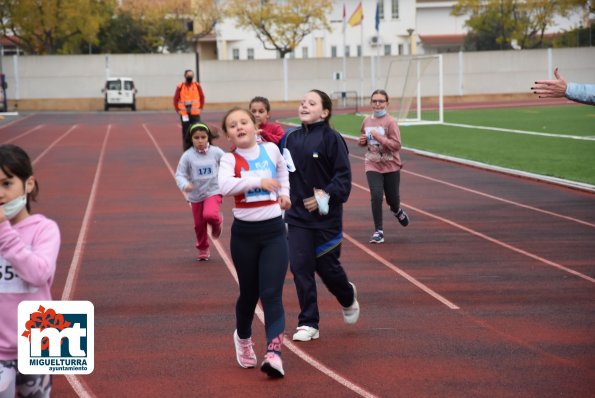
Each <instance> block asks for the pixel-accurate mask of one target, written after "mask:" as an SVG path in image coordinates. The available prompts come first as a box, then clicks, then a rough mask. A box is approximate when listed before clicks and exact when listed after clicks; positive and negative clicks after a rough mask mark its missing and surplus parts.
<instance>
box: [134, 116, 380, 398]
mask: <svg viewBox="0 0 595 398" xmlns="http://www.w3.org/2000/svg"><path fill="white" fill-rule="evenodd" d="M143 128H144V129H145V131H146V132H147V134H148V135H149V137H150V138H151V141H153V144H154V145H155V148H156V149H157V152H159V155H160V156H161V159H163V162H164V163H165V166H166V167H167V169H168V170H169V172H170V174H171V176H172V177H173V178H174V180H175V178H176V175H175V173H174V170H173V168H172V167H171V165H170V164H169V161H168V160H167V158H166V157H165V155H164V154H163V151H162V150H161V147H160V146H159V144H158V143H157V141H156V140H155V138H154V137H153V134H151V131H150V130H149V129H148V128H147V126H146V124H143ZM180 193H181V192H180ZM211 241H212V243H213V245H214V246H215V248H216V249H217V252H218V253H219V255H220V256H221V259H223V262H224V263H225V266H226V267H227V269H228V270H229V272H230V273H231V275H232V276H233V279H234V280H235V281H236V283H239V282H238V276H237V274H236V272H235V268H234V266H233V262H232V261H231V259H230V258H229V257H228V256H227V253H226V252H225V249H224V248H223V246H222V245H221V243H220V242H219V241H218V240H213V239H211ZM256 315H257V316H258V319H260V321H261V322H262V323H263V324H264V315H263V312H262V309H261V307H260V304H259V305H258V308H257V311H256ZM283 344H284V345H285V346H286V347H287V348H288V349H289V350H290V351H292V352H293V353H294V354H295V355H297V356H298V357H299V358H301V359H302V360H303V361H305V362H306V363H307V364H309V365H310V366H312V367H314V368H315V369H317V370H318V371H320V372H321V373H322V374H324V375H326V376H328V377H330V378H331V379H333V380H335V381H336V382H337V383H339V384H341V385H343V386H344V387H346V388H348V389H350V390H351V391H353V392H354V393H356V394H358V395H360V396H362V397H365V398H377V396H376V395H374V394H372V393H371V392H368V391H367V390H365V389H363V388H362V387H360V386H358V385H357V384H355V383H352V382H351V381H349V380H348V379H346V378H344V377H342V376H341V375H339V374H338V373H336V372H334V371H333V370H332V369H330V368H329V367H327V366H325V365H324V364H322V363H321V362H319V361H317V360H316V359H314V358H313V357H311V356H310V355H308V354H307V353H306V352H304V351H303V350H302V349H300V348H298V347H297V346H296V345H295V344H293V342H291V341H288V340H287V339H285V340H284V341H283Z"/></svg>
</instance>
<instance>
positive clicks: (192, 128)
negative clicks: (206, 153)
mask: <svg viewBox="0 0 595 398" xmlns="http://www.w3.org/2000/svg"><path fill="white" fill-rule="evenodd" d="M198 128H203V129H205V130H207V134H211V129H209V126H207V125H206V124H204V123H194V124H193V125H192V126H190V128H189V129H188V134H190V135H192V133H194V130H196V129H198Z"/></svg>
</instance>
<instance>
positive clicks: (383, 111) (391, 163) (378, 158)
mask: <svg viewBox="0 0 595 398" xmlns="http://www.w3.org/2000/svg"><path fill="white" fill-rule="evenodd" d="M370 103H371V106H372V110H373V112H374V113H373V114H372V115H370V116H367V117H366V118H365V119H364V121H363V123H362V127H361V129H360V133H361V135H360V139H359V145H361V146H367V147H368V151H367V152H366V156H365V171H366V178H367V179H368V186H369V187H370V195H371V198H372V217H373V219H374V234H373V235H372V237H371V238H370V243H382V242H384V230H383V225H382V197H383V195H384V196H385V197H386V202H387V203H388V205H389V207H390V210H391V212H392V213H393V215H394V216H395V217H396V219H397V220H398V221H399V223H400V224H401V225H402V226H404V227H406V226H407V225H408V224H409V217H408V216H407V214H406V213H405V212H404V211H403V209H401V200H400V194H399V185H400V180H401V167H402V163H401V157H400V156H399V151H400V149H401V133H400V131H399V126H397V122H396V121H395V119H394V118H393V117H392V116H391V115H390V114H389V113H388V112H387V107H388V94H387V93H386V91H384V90H376V91H374V92H373V93H372V97H371V100H370Z"/></svg>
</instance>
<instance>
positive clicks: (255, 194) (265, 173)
mask: <svg viewBox="0 0 595 398" xmlns="http://www.w3.org/2000/svg"><path fill="white" fill-rule="evenodd" d="M241 176H242V178H244V177H259V178H272V175H271V171H270V170H268V169H262V170H242V172H241ZM244 196H245V197H246V203H252V202H262V201H266V200H277V194H276V193H275V192H269V191H266V190H264V189H262V188H255V189H252V190H250V191H248V192H246V193H245V194H244Z"/></svg>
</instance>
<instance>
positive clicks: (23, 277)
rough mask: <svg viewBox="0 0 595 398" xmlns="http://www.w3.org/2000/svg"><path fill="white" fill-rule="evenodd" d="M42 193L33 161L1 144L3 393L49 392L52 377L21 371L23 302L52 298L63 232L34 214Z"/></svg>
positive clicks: (0, 357) (43, 396) (0, 366)
mask: <svg viewBox="0 0 595 398" xmlns="http://www.w3.org/2000/svg"><path fill="white" fill-rule="evenodd" d="M37 192H38V185H37V181H36V180H35V177H33V168H32V165H31V160H30V159H29V156H28V155H27V153H25V151H23V150H22V149H21V148H19V147H18V146H15V145H0V397H2V398H4V397H10V398H13V397H15V396H16V395H15V394H17V393H18V396H19V397H40V398H47V397H49V396H50V392H51V389H52V380H51V376H50V375H24V374H21V373H20V372H19V371H18V363H17V358H18V352H17V338H18V336H19V335H20V333H19V332H20V329H22V327H20V326H24V325H18V321H17V310H18V305H19V303H20V302H21V301H23V300H39V301H45V300H51V299H52V295H51V292H50V288H51V286H52V282H53V280H54V272H55V270H56V260H57V258H58V251H59V249H60V230H59V229H58V226H57V225H56V223H55V222H54V221H52V220H49V219H47V218H46V217H44V216H42V215H41V214H31V201H34V200H35V198H36V196H37Z"/></svg>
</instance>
